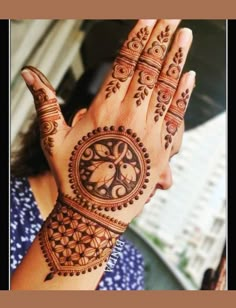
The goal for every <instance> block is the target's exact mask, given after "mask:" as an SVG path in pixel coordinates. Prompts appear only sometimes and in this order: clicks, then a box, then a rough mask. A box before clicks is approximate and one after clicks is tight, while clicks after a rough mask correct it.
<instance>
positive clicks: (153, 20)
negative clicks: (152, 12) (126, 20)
mask: <svg viewBox="0 0 236 308" xmlns="http://www.w3.org/2000/svg"><path fill="white" fill-rule="evenodd" d="M142 21H143V22H144V23H145V24H146V25H147V26H153V25H155V23H156V21H157V20H156V19H142Z"/></svg>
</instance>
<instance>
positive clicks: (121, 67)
mask: <svg viewBox="0 0 236 308" xmlns="http://www.w3.org/2000/svg"><path fill="white" fill-rule="evenodd" d="M148 35H149V30H148V28H147V27H145V28H141V29H140V31H139V32H138V33H137V34H136V36H135V37H133V38H132V39H131V40H129V41H127V42H126V43H125V44H124V46H123V47H122V48H121V50H120V53H119V55H118V56H117V58H116V60H115V64H114V66H113V72H112V77H113V78H114V79H113V80H111V81H110V82H109V83H108V85H107V87H106V98H108V97H110V96H111V95H112V93H116V91H117V90H119V89H120V86H121V84H120V82H124V81H126V80H127V79H128V78H129V77H131V76H132V75H133V73H134V68H135V66H136V64H137V61H138V58H139V56H140V53H141V52H142V50H143V47H144V41H146V40H147V39H148Z"/></svg>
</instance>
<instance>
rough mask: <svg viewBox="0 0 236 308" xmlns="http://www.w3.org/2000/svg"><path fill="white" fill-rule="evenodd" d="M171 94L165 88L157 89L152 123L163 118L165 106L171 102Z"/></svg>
mask: <svg viewBox="0 0 236 308" xmlns="http://www.w3.org/2000/svg"><path fill="white" fill-rule="evenodd" d="M171 98H172V93H171V92H170V91H168V90H167V89H165V88H159V91H158V92H157V104H156V110H155V116H154V121H155V122H157V121H158V120H159V118H160V117H162V116H163V114H164V112H165V110H166V108H167V105H168V104H169V102H170V101H171Z"/></svg>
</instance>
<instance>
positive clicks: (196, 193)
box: [11, 20, 227, 290]
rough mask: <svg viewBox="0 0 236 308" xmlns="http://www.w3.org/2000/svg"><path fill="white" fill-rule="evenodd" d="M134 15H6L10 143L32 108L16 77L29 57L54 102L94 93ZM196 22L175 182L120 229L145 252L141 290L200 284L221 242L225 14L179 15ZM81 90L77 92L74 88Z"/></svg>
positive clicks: (16, 143)
mask: <svg viewBox="0 0 236 308" xmlns="http://www.w3.org/2000/svg"><path fill="white" fill-rule="evenodd" d="M135 23H136V20H11V150H12V151H13V150H17V148H18V146H19V142H20V141H19V140H20V139H19V136H20V133H21V132H24V131H25V130H27V128H28V126H29V123H30V121H31V120H32V116H33V115H34V114H35V110H34V106H33V104H32V97H31V95H30V93H29V91H28V90H27V89H26V87H25V84H24V82H23V79H22V78H21V76H20V69H21V68H22V67H23V66H24V65H27V64H30V65H33V66H36V67H38V68H39V69H40V70H41V71H42V72H43V73H44V74H45V75H46V76H47V77H48V78H49V80H50V81H51V83H52V84H53V86H54V87H55V89H57V94H58V97H59V101H60V102H61V103H63V102H65V101H66V100H67V99H68V98H69V97H71V96H73V97H75V99H76V98H77V97H83V99H86V100H88V101H91V100H92V98H93V97H94V95H95V94H96V93H97V91H98V89H99V87H100V85H101V83H102V81H103V79H104V77H105V75H106V73H107V71H108V70H109V69H110V67H111V65H112V61H113V60H114V57H115V55H116V54H117V52H118V50H119V48H120V46H121V44H122V42H123V41H124V40H125V39H126V37H127V34H128V33H129V31H130V30H131V28H132V27H133V25H134V24H135ZM180 27H189V28H191V29H192V30H193V37H194V39H193V44H192V47H191V50H190V53H189V56H188V58H187V62H186V65H185V67H184V71H187V70H190V69H191V70H195V71H196V73H197V80H196V88H195V89H194V92H193V95H192V98H191V101H190V105H189V108H188V110H187V113H186V117H185V127H186V132H185V134H184V139H183V143H182V148H181V151H180V155H177V156H175V157H174V158H172V160H171V162H170V164H171V168H172V172H173V180H174V185H173V186H172V188H171V189H170V190H168V191H158V192H157V193H156V194H155V195H154V197H153V198H152V200H151V201H150V202H149V203H148V204H147V205H146V206H145V208H144V211H143V212H142V214H141V215H140V216H139V217H137V218H136V219H135V220H134V221H133V222H132V224H131V225H130V226H129V228H128V230H127V231H126V232H125V234H124V236H125V237H126V238H128V239H129V240H131V241H132V242H133V243H134V244H135V246H136V247H137V248H138V249H139V250H140V251H141V252H142V254H143V256H144V260H145V289H146V290H165V289H166V290H178V289H179V290H181V289H186V290H197V289H200V288H201V284H202V280H203V276H204V273H205V272H206V270H208V269H212V270H216V268H217V266H218V264H219V262H220V259H221V255H222V251H223V248H224V245H225V241H226V226H227V221H226V219H227V215H226V214H227V211H226V123H225V121H226V21H225V20H182V22H181V24H180ZM81 89H83V90H82V92H83V93H81Z"/></svg>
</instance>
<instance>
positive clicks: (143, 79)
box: [134, 71, 156, 106]
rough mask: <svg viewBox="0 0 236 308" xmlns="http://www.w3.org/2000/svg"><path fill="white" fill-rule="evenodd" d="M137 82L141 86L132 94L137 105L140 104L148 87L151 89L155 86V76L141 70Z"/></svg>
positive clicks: (146, 93)
mask: <svg viewBox="0 0 236 308" xmlns="http://www.w3.org/2000/svg"><path fill="white" fill-rule="evenodd" d="M138 83H140V84H141V85H142V86H140V87H138V92H137V93H136V94H135V95H134V98H137V100H136V104H137V106H139V105H141V103H142V100H144V99H145V96H147V95H148V89H153V87H154V86H155V83H156V76H155V75H153V74H152V73H149V72H147V71H146V72H145V71H141V72H139V79H138Z"/></svg>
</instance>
